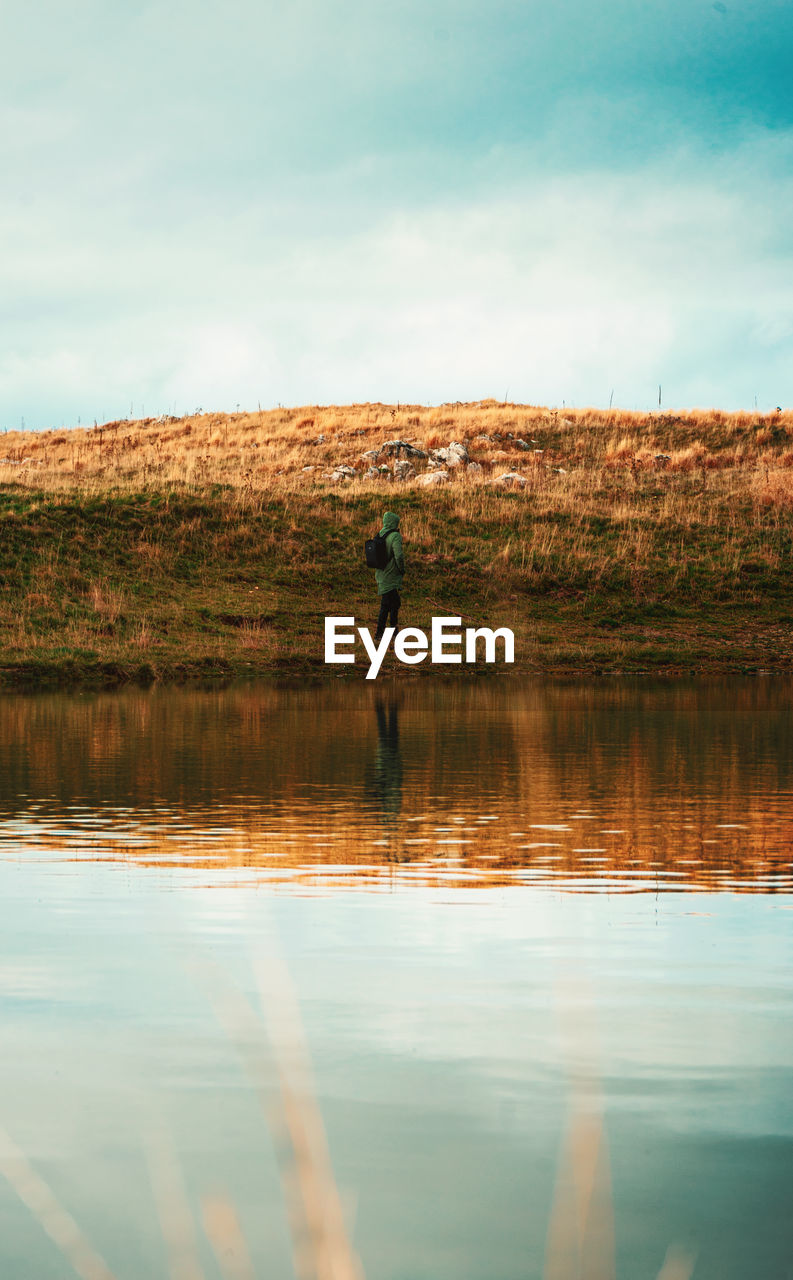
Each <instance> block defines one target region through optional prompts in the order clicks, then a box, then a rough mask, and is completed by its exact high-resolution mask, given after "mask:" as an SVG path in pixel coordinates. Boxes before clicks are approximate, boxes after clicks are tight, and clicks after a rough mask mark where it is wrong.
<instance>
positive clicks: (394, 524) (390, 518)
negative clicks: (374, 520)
mask: <svg viewBox="0 0 793 1280" xmlns="http://www.w3.org/2000/svg"><path fill="white" fill-rule="evenodd" d="M398 528H399V516H395V515H394V513H393V511H386V513H385V515H384V516H383V533H390V532H391V530H392V529H398Z"/></svg>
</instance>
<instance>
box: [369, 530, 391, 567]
mask: <svg viewBox="0 0 793 1280" xmlns="http://www.w3.org/2000/svg"><path fill="white" fill-rule="evenodd" d="M386 536H387V535H384V534H382V533H376V534H375V536H374V537H373V538H369V540H368V541H367V542H365V543H364V544H363V554H364V556H365V558H366V565H367V568H369V569H385V567H386V565H387V564H388V561H389V560H390V559H391V555H390V553H389V550H388V543H387V541H386Z"/></svg>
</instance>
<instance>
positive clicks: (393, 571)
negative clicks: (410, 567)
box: [374, 511, 405, 643]
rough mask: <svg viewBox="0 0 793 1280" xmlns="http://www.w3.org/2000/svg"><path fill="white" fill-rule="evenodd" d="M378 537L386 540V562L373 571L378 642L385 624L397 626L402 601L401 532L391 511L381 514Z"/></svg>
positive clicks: (403, 558) (403, 555)
mask: <svg viewBox="0 0 793 1280" xmlns="http://www.w3.org/2000/svg"><path fill="white" fill-rule="evenodd" d="M380 537H381V538H385V540H386V550H387V551H388V563H387V564H386V566H385V568H384V569H375V573H374V576H375V581H376V582H377V592H378V595H379V596H380V613H379V615H378V618H377V631H376V632H375V637H374V638H375V641H377V642H378V643H379V641H380V640H381V639H382V635H383V632H384V631H385V629H386V625H388V626H389V627H396V626H397V615H398V614H399V606H400V605H401V603H402V599H401V597H400V594H399V588H400V587H401V586H402V579H403V578H404V576H405V552H404V549H403V547H402V534H401V533H400V532H399V516H396V515H394V513H393V511H386V513H385V515H384V516H383V527H382V529H381V530H380Z"/></svg>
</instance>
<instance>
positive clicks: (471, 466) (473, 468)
mask: <svg viewBox="0 0 793 1280" xmlns="http://www.w3.org/2000/svg"><path fill="white" fill-rule="evenodd" d="M465 470H466V474H470V475H474V476H475V475H480V474H481V472H482V470H483V467H482V464H481V462H469V463H468V466H467V467H466V468H465Z"/></svg>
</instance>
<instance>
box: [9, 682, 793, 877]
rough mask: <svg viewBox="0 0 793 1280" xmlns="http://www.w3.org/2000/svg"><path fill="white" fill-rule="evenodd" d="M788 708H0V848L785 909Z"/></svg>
mask: <svg viewBox="0 0 793 1280" xmlns="http://www.w3.org/2000/svg"><path fill="white" fill-rule="evenodd" d="M792 710H793V691H792V690H791V686H790V684H787V683H780V682H774V683H773V684H772V683H769V682H763V681H757V680H754V681H748V680H747V681H745V682H736V681H730V682H724V683H719V682H714V683H711V684H707V685H702V686H695V685H692V686H685V685H680V684H668V685H664V684H653V685H647V684H646V683H633V684H620V685H617V684H613V683H612V684H603V685H598V686H594V685H587V686H576V685H547V684H544V683H536V684H528V685H520V684H517V683H509V682H504V683H503V684H501V683H495V682H494V683H491V684H488V685H487V686H482V685H472V686H462V687H461V686H443V687H434V688H432V687H430V688H427V687H423V686H422V687H419V686H410V685H408V686H405V688H404V689H402V690H400V691H399V692H395V691H394V690H393V688H389V690H388V692H382V691H381V690H380V689H379V688H378V689H375V690H370V689H368V688H366V687H361V686H357V687H350V688H334V689H331V690H304V691H297V692H296V691H293V690H292V691H279V690H275V689H271V688H264V689H262V688H257V687H250V688H244V689H234V690H231V691H221V692H204V691H195V690H193V691H185V690H182V691H177V690H158V689H153V690H150V691H134V692H129V693H127V694H124V695H96V696H82V697H79V698H74V697H68V696H60V695H47V696H41V697H35V698H26V697H6V698H4V699H3V700H2V702H0V815H2V816H0V833H1V834H2V836H3V837H5V843H6V847H9V842H10V843H11V846H13V845H21V846H24V847H25V848H27V849H30V848H31V847H36V848H38V849H40V850H41V851H42V852H45V851H49V852H50V853H51V854H53V855H58V854H60V855H66V856H69V857H92V858H103V859H113V858H129V857H132V858H135V859H138V860H140V861H143V862H146V863H150V864H151V863H167V862H176V863H183V864H189V865H193V866H215V865H217V864H219V863H220V864H225V865H226V866H228V867H230V868H247V869H249V870H250V871H251V872H252V873H254V874H255V875H257V876H264V877H269V878H271V879H277V880H292V879H295V878H298V879H301V880H304V881H310V882H312V883H313V882H315V883H317V884H321V885H326V886H327V885H330V884H331V883H332V882H333V881H335V880H337V879H338V878H339V877H341V878H343V879H344V880H346V881H349V880H350V876H351V873H355V879H356V882H358V883H371V882H372V881H373V880H379V879H385V881H386V882H388V883H391V882H392V880H393V877H394V876H395V875H397V876H399V877H400V878H408V879H415V878H416V877H418V878H420V879H423V880H424V881H425V882H427V883H430V882H432V883H440V882H446V883H448V882H454V883H458V884H466V883H473V884H480V885H481V884H486V883H488V884H501V883H510V882H513V881H518V882H521V881H527V882H531V883H539V884H553V885H556V886H557V887H562V888H569V889H579V890H581V889H584V890H596V889H607V890H610V891H617V890H625V889H630V890H640V889H652V890H657V889H664V888H669V887H672V888H679V887H694V886H707V887H710V886H715V887H719V886H720V887H726V888H740V889H762V890H768V891H774V890H781V889H785V888H788V887H789V886H790V884H791V861H790V845H791V838H793V817H792V816H791V807H790V797H791V790H793V728H792V727H791V726H793V716H792V715H791V711H792Z"/></svg>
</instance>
